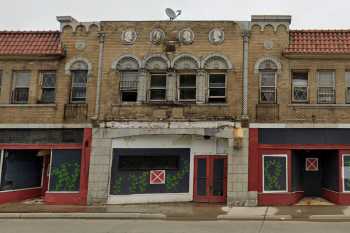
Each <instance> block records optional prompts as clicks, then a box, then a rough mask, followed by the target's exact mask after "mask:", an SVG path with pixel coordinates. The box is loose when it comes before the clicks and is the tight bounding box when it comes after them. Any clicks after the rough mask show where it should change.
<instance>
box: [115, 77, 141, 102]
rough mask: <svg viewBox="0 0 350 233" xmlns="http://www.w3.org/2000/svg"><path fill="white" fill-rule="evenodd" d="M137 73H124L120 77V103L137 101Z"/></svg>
mask: <svg viewBox="0 0 350 233" xmlns="http://www.w3.org/2000/svg"><path fill="white" fill-rule="evenodd" d="M137 85H138V72H135V71H132V72H131V71H130V72H129V71H128V72H126V71H124V72H122V73H121V77H120V83H119V86H120V87H119V88H120V93H121V101H122V102H136V101H137Z"/></svg>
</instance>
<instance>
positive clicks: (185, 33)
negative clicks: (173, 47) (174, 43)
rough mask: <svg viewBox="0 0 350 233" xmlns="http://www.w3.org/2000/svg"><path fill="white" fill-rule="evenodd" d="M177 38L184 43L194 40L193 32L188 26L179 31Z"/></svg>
mask: <svg viewBox="0 0 350 233" xmlns="http://www.w3.org/2000/svg"><path fill="white" fill-rule="evenodd" d="M179 39H180V41H181V42H182V43H184V44H192V43H193V40H194V33H193V31H192V30H191V29H190V28H185V29H183V30H181V31H180V33H179Z"/></svg>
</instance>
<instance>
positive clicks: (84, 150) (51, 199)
mask: <svg viewBox="0 0 350 233" xmlns="http://www.w3.org/2000/svg"><path fill="white" fill-rule="evenodd" d="M91 140H92V129H91V128H85V129H84V137H83V142H82V144H0V150H3V149H8V150H10V149H15V150H30V149H33V150H42V149H47V150H52V149H80V150H81V156H82V157H81V158H82V159H81V170H80V191H79V192H76V193H70V192H61V193H60V192H49V191H47V186H48V179H45V177H46V176H47V169H48V166H47V165H48V164H47V162H48V161H47V159H45V169H44V173H43V176H44V179H43V184H42V187H40V188H32V189H25V190H14V191H12V190H11V191H3V192H0V204H3V203H8V202H18V201H22V200H25V199H28V198H33V197H40V196H43V198H44V202H45V203H47V204H71V205H86V204H87V192H88V177H89V164H90V152H91Z"/></svg>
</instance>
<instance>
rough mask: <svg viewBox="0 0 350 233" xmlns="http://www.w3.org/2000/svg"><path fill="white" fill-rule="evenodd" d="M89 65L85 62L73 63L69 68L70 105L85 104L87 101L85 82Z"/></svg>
mask: <svg viewBox="0 0 350 233" xmlns="http://www.w3.org/2000/svg"><path fill="white" fill-rule="evenodd" d="M89 70H90V69H89V65H88V63H87V62H85V61H79V60H78V61H75V62H73V63H72V65H71V66H70V68H69V71H70V74H71V78H72V79H71V80H72V81H71V94H70V102H71V103H85V102H86V100H87V80H88V73H89Z"/></svg>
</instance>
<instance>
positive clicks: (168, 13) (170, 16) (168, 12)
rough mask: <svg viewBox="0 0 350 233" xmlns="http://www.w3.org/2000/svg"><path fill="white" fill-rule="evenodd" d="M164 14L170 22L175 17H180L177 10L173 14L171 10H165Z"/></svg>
mask: <svg viewBox="0 0 350 233" xmlns="http://www.w3.org/2000/svg"><path fill="white" fill-rule="evenodd" d="M165 13H166V15H167V16H168V17H169V19H170V21H174V20H175V19H176V18H177V17H179V15H181V13H182V10H177V11H176V13H175V11H174V10H173V9H170V8H166V9H165Z"/></svg>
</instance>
